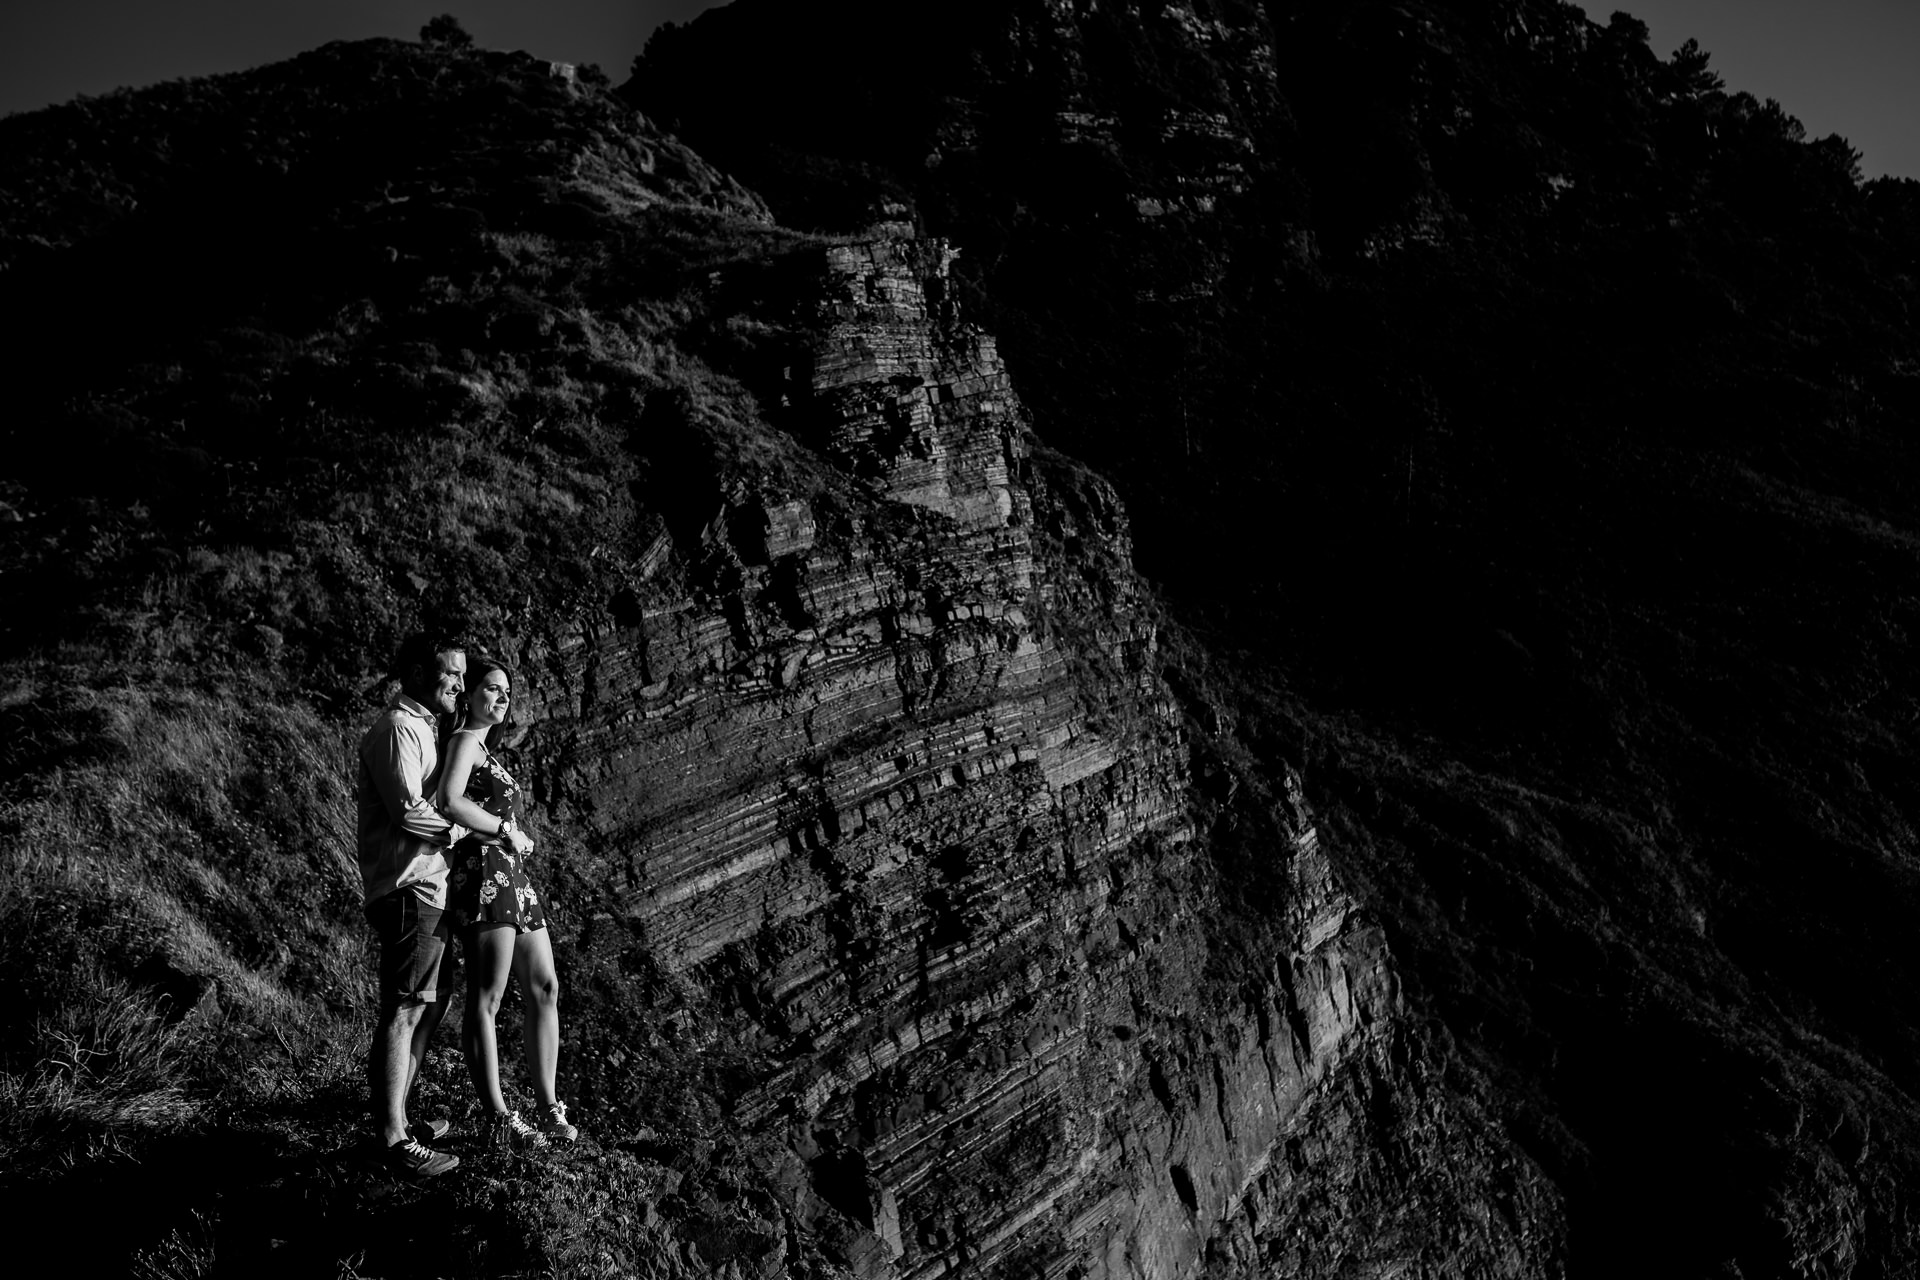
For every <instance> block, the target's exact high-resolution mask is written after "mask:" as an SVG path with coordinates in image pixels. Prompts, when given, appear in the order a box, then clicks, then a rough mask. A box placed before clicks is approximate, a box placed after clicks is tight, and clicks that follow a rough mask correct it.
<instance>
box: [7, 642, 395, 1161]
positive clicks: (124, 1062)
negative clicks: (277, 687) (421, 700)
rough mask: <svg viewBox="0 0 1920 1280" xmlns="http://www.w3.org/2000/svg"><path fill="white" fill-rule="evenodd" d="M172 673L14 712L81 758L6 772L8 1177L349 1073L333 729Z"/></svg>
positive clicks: (350, 878) (350, 1023)
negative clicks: (190, 683) (221, 1107)
mask: <svg viewBox="0 0 1920 1280" xmlns="http://www.w3.org/2000/svg"><path fill="white" fill-rule="evenodd" d="M183 675H184V673H179V676H183ZM179 676H177V677H176V681H165V680H158V679H156V680H153V681H148V682H142V683H141V684H139V685H138V686H137V687H120V688H115V687H102V686H100V685H98V684H92V685H89V684H80V683H76V682H71V681H68V680H65V679H63V678H62V677H61V676H60V675H59V674H58V673H56V672H53V671H51V670H42V671H41V672H40V673H39V677H38V679H26V680H21V681H19V682H17V683H15V685H14V692H13V695H12V697H11V698H10V700H9V708H10V709H11V710H12V711H14V712H15V714H16V715H22V716H24V714H25V713H26V712H37V713H38V715H37V717H35V719H36V722H37V723H39V724H40V725H41V726H43V728H44V729H45V730H46V733H47V736H49V737H53V738H56V739H57V738H59V737H61V736H63V735H64V736H65V737H67V738H71V739H73V740H74V741H75V742H77V743H79V742H84V743H85V745H86V746H87V748H88V749H87V751H86V752H85V753H84V756H83V758H81V759H79V760H77V761H74V762H70V763H68V764H65V765H56V766H55V767H53V768H51V769H49V770H46V771H44V772H40V773H32V772H29V773H27V774H26V775H25V776H20V777H16V778H14V779H13V780H12V781H11V783H10V784H9V785H8V787H7V789H6V793H5V795H6V799H5V804H4V808H0V831H4V833H5V846H4V848H5V851H4V853H3V854H0V874H3V876H4V884H3V885H0V931H3V932H4V934H5V941H4V942H0V951H4V960H5V968H6V972H7V973H8V974H9V979H8V985H9V986H10V987H11V988H12V990H10V991H9V992H8V997H9V999H8V1005H9V1009H10V1016H9V1018H8V1021H7V1023H6V1024H5V1034H4V1039H0V1066H3V1067H4V1070H3V1071H0V1134H4V1135H5V1141H4V1142H0V1146H4V1148H5V1155H4V1156H3V1157H0V1168H4V1169H8V1170H12V1171H15V1172H19V1171H24V1170H27V1169H30V1168H33V1167H40V1168H54V1167H59V1166H62V1165H64V1164H67V1163H69V1162H71V1161H73V1160H75V1159H84V1158H86V1157H87V1156H88V1154H89V1153H98V1152H99V1151H101V1150H111V1149H118V1148H124V1147H126V1146H127V1145H128V1144H130V1143H135V1142H137V1141H138V1140H140V1139H141V1138H142V1137H143V1136H151V1135H153V1134H155V1133H162V1132H167V1131H172V1130H177V1129H179V1128H181V1127H183V1126H188V1125H191V1124H193V1123H194V1122H196V1121H197V1120H199V1119H202V1118H204V1116H205V1114H206V1112H207V1109H208V1108H209V1107H212V1106H214V1105H216V1104H218V1103H226V1104H231V1103H232V1102H234V1101H236V1100H244V1099H253V1100H266V1099H272V1098H282V1097H285V1096H287V1095H288V1094H290V1093H292V1094H311V1093H313V1092H316V1091H318V1090H322V1089H325V1088H327V1087H329V1086H332V1085H336V1084H338V1083H339V1082H341V1081H343V1080H347V1079H350V1078H353V1077H354V1076H355V1075H356V1074H357V1072H358V1071H359V1064H358V1062H357V1061H356V1060H355V1058H356V1054H355V1052H354V1051H355V1049H357V1048H358V1047H359V1046H361V1045H363V1044H364V1039H365V1036H364V1030H363V1028H362V1027H361V1024H362V1023H364V1022H365V1009H364V998H365V997H364V992H363V989H364V987H365V980H364V974H365V971H366V970H365V964H366V945H367V944H366V941H365V938H364V936H363V930H361V929H360V927H359V922H358V919H357V901H358V892H359V888H358V877H357V872H356V871H355V868H354V863H353V859H352V855H351V852H350V843H349V842H350V840H351V832H350V831H349V829H348V826H347V823H348V813H349V811H350V804H349V802H348V795H347V781H348V779H347V776H346V772H345V769H346V761H347V760H348V759H349V758H350V756H349V755H348V752H347V749H346V744H345V742H344V741H343V739H342V735H341V734H340V733H339V732H338V731H337V730H335V729H332V728H330V727H328V726H327V725H325V724H324V723H323V722H321V721H320V720H318V719H315V718H313V717H312V716H311V715H310V714H308V713H303V712H301V711H299V710H296V709H288V708H285V707H284V706H282V707H274V706H271V705H269V704H268V703H267V702H266V700H265V699H259V698H250V697H248V696H247V695H248V694H256V693H258V691H257V690H246V691H244V692H242V691H233V692H225V693H223V692H218V691H209V690H206V689H195V688H191V687H186V686H185V685H184V684H182V683H178V682H177V680H178V678H179ZM261 1044H265V1045H269V1046H273V1052H271V1053H268V1054H261V1053H259V1052H258V1051H257V1046H258V1045H261ZM276 1059H278V1060H276ZM238 1063H244V1064H246V1065H244V1066H242V1067H240V1068H239V1069H238V1070H229V1069H228V1068H229V1067H230V1066H232V1065H233V1064H238Z"/></svg>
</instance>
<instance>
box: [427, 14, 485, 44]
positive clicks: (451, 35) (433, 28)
mask: <svg viewBox="0 0 1920 1280" xmlns="http://www.w3.org/2000/svg"><path fill="white" fill-rule="evenodd" d="M420 43H422V44H430V45H437V46H438V47H440V48H442V49H470V48H472V47H473V37H472V36H470V35H468V34H467V29H466V28H465V27H463V26H461V25H460V19H458V18H456V17H454V16H453V15H452V14H450V13H443V14H441V15H440V16H439V17H437V18H429V19H427V25H426V26H424V27H421V28H420Z"/></svg>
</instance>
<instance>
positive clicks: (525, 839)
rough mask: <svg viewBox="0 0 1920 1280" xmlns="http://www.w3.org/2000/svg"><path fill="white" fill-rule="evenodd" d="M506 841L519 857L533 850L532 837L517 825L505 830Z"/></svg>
mask: <svg viewBox="0 0 1920 1280" xmlns="http://www.w3.org/2000/svg"><path fill="white" fill-rule="evenodd" d="M507 843H508V844H510V845H512V846H513V851H514V852H515V853H516V854H519V855H520V856H521V857H525V856H526V855H527V854H529V853H532V852H533V837H532V836H530V835H528V834H527V833H526V832H524V831H522V830H520V828H518V827H515V828H514V829H513V830H511V831H509V832H507Z"/></svg>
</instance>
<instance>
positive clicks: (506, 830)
mask: <svg viewBox="0 0 1920 1280" xmlns="http://www.w3.org/2000/svg"><path fill="white" fill-rule="evenodd" d="M517 830H519V828H518V827H515V826H514V825H513V819H512V818H502V819H500V829H499V830H498V831H496V832H494V834H495V835H497V836H499V837H500V838H501V839H502V840H505V839H507V838H508V837H510V836H512V835H513V833H514V832H515V831H517Z"/></svg>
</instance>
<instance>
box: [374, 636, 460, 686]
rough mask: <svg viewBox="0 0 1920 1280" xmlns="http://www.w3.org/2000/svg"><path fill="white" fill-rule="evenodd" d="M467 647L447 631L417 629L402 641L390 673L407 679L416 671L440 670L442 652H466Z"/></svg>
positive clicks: (401, 678)
mask: <svg viewBox="0 0 1920 1280" xmlns="http://www.w3.org/2000/svg"><path fill="white" fill-rule="evenodd" d="M466 649H467V646H466V644H465V642H463V641H462V640H460V639H459V638H458V637H457V636H453V635H451V634H449V633H447V632H445V631H416V632H415V633H414V634H412V635H410V636H408V637H407V638H406V640H405V641H403V642H402V643H401V645H400V652H398V653H396V654H395V655H394V657H393V670H392V672H390V673H389V674H391V675H393V676H396V677H398V678H399V679H400V680H402V681H406V680H409V679H411V678H412V677H413V673H414V672H416V671H436V670H438V669H439V663H440V655H441V654H443V653H447V652H449V651H453V652H459V653H465V652H466Z"/></svg>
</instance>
